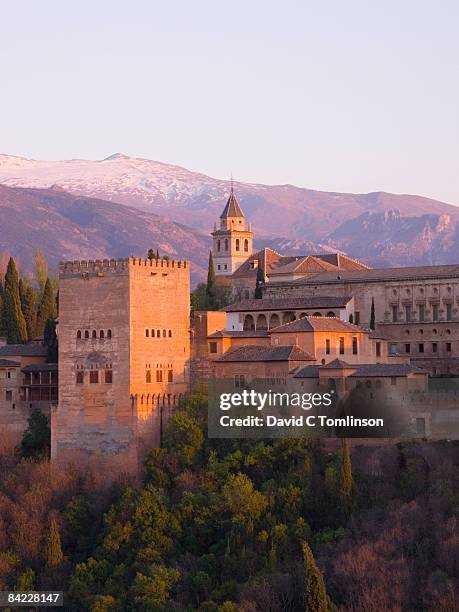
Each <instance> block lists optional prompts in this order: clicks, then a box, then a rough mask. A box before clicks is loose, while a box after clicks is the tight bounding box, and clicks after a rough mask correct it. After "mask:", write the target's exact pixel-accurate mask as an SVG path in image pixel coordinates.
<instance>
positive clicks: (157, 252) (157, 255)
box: [156, 249, 159, 259]
mask: <svg viewBox="0 0 459 612" xmlns="http://www.w3.org/2000/svg"><path fill="white" fill-rule="evenodd" d="M156 259H159V251H158V249H156Z"/></svg>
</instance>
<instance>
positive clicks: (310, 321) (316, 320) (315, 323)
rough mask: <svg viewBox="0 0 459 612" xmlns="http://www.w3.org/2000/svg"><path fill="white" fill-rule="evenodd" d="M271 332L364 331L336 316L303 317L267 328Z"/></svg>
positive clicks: (353, 332)
mask: <svg viewBox="0 0 459 612" xmlns="http://www.w3.org/2000/svg"><path fill="white" fill-rule="evenodd" d="M269 331H270V332H271V333H272V334H282V333H298V332H312V331H317V332H322V331H324V332H345V333H349V334H351V333H352V334H355V333H365V332H364V330H363V329H361V328H360V327H357V325H354V324H353V323H348V322H347V321H341V319H338V318H336V317H303V318H301V319H297V320H296V321H291V322H290V323H285V324H284V325H279V327H274V328H272V329H270V330H269Z"/></svg>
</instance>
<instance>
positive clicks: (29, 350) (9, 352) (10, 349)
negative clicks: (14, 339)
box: [0, 343, 47, 357]
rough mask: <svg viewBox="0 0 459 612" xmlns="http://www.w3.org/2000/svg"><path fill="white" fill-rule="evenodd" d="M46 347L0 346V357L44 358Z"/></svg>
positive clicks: (32, 345)
mask: <svg viewBox="0 0 459 612" xmlns="http://www.w3.org/2000/svg"><path fill="white" fill-rule="evenodd" d="M46 354H47V350H46V347H45V346H43V345H41V344H34V343H29V344H6V345H5V346H0V357H45V356H46Z"/></svg>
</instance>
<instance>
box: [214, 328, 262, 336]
mask: <svg viewBox="0 0 459 612" xmlns="http://www.w3.org/2000/svg"><path fill="white" fill-rule="evenodd" d="M268 336H269V331H268V330H267V329H256V330H255V329H250V330H244V331H236V330H231V329H230V330H227V329H222V330H221V331H216V332H214V333H213V334H210V335H209V336H207V337H208V338H266V337H268Z"/></svg>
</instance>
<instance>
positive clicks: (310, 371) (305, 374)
mask: <svg viewBox="0 0 459 612" xmlns="http://www.w3.org/2000/svg"><path fill="white" fill-rule="evenodd" d="M337 362H338V363H337ZM333 368H335V369H338V368H339V369H351V370H355V372H353V373H352V374H351V375H350V378H384V377H406V376H410V375H411V374H426V373H427V372H426V371H425V370H422V369H421V368H417V367H416V366H413V365H410V364H408V363H367V364H360V365H359V364H355V365H353V364H349V363H346V362H345V361H341V360H339V359H335V360H334V361H332V362H330V363H328V364H327V365H325V366H313V365H309V366H305V367H304V368H301V369H300V370H298V372H297V373H296V374H295V376H294V378H318V377H319V372H320V371H321V370H329V369H333Z"/></svg>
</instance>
